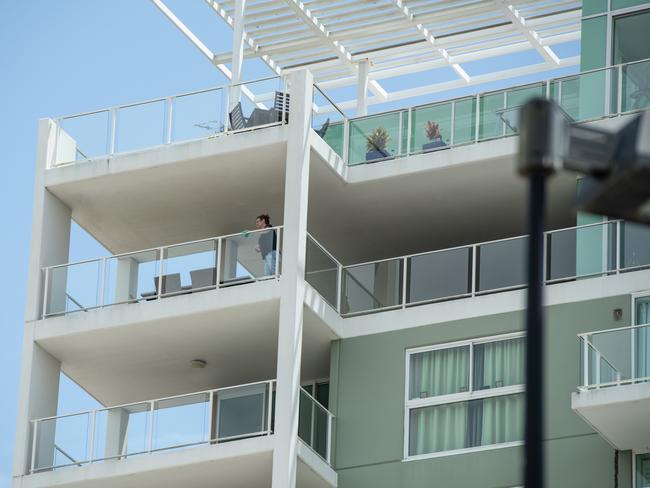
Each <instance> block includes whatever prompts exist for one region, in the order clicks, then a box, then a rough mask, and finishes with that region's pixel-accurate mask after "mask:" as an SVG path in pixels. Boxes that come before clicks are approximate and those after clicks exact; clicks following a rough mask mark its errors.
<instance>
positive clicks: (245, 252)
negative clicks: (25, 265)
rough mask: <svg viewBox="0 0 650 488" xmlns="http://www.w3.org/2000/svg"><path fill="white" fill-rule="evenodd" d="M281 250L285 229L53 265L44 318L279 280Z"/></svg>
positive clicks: (46, 274)
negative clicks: (267, 280)
mask: <svg viewBox="0 0 650 488" xmlns="http://www.w3.org/2000/svg"><path fill="white" fill-rule="evenodd" d="M263 241H264V242H263ZM273 249H275V251H273ZM281 249H282V226H280V227H272V228H269V229H260V230H254V231H245V232H241V233H238V234H230V235H226V236H221V237H214V238H209V239H201V240H197V241H192V242H185V243H181V244H173V245H170V246H163V247H159V248H153V249H146V250H142V251H135V252H129V253H124V254H118V255H113V256H107V257H103V258H98V259H91V260H86V261H79V262H74V263H67V264H61V265H56V266H50V267H47V268H44V269H43V273H44V292H43V317H44V318H45V317H49V316H53V315H62V314H66V313H70V312H76V311H88V310H92V309H96V308H102V307H106V306H110V305H116V304H121V303H137V302H143V301H151V300H159V299H161V298H166V297H170V296H177V295H184V294H189V293H196V292H201V291H205V290H212V289H215V288H224V287H230V286H235V285H241V284H245V283H251V282H255V281H260V280H265V279H272V278H275V279H277V278H279V276H280V273H281V267H282V263H281V252H280V251H281ZM269 250H271V252H270V253H269V252H268V251H269ZM262 253H265V255H264V256H263V255H262Z"/></svg>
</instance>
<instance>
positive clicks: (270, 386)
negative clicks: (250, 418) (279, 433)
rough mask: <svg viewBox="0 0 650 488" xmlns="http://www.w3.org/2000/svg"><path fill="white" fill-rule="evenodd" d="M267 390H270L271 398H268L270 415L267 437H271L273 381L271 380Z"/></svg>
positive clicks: (268, 414) (268, 415)
mask: <svg viewBox="0 0 650 488" xmlns="http://www.w3.org/2000/svg"><path fill="white" fill-rule="evenodd" d="M267 388H268V389H269V396H268V405H267V409H268V413H267V418H266V432H267V435H271V433H272V432H271V429H272V427H271V426H272V425H273V423H272V422H273V380H270V381H269V383H268V385H267Z"/></svg>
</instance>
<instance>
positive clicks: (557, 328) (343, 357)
mask: <svg viewBox="0 0 650 488" xmlns="http://www.w3.org/2000/svg"><path fill="white" fill-rule="evenodd" d="M615 308H621V309H623V311H624V316H623V319H622V320H621V321H619V322H614V320H613V315H612V311H613V310H614V309H615ZM629 310H630V296H629V295H625V296H619V297H612V298H608V299H604V300H595V301H590V302H581V303H573V304H567V305H558V306H554V307H549V308H548V309H547V329H546V330H547V334H546V338H547V339H546V340H547V344H548V346H547V353H546V391H545V396H546V419H547V420H546V438H547V446H548V477H549V482H548V486H553V487H554V488H558V487H571V488H574V487H576V486H590V487H593V488H598V487H602V488H605V487H607V488H609V487H611V486H612V480H613V473H614V471H613V470H614V467H613V466H614V451H613V449H612V448H611V447H610V446H609V445H608V444H606V443H605V442H604V441H603V440H602V439H601V437H600V436H599V435H598V434H596V433H594V432H593V431H592V430H591V428H590V427H589V426H588V425H587V424H586V423H585V422H583V421H582V420H581V419H580V418H579V417H578V416H577V415H576V414H575V413H574V412H573V411H572V410H571V392H573V391H575V390H576V386H577V384H578V376H579V347H578V341H577V338H576V334H578V333H580V332H587V331H592V330H599V329H607V328H612V327H621V326H624V325H629V323H630V317H629ZM523 325H524V314H523V312H517V313H507V314H499V315H492V316H487V317H480V318H474V319H467V320H459V321H455V322H450V323H444V324H436V325H431V326H426V327H418V328H413V329H408V330H401V331H393V332H387V333H382V334H374V335H370V336H363V337H357V338H351V339H344V340H341V341H338V342H337V343H335V345H334V347H333V350H332V370H331V377H330V379H331V390H330V392H331V393H330V402H331V403H330V408H331V409H332V411H333V413H334V414H335V415H336V438H335V449H334V457H333V459H334V466H335V468H336V469H337V471H338V473H339V487H340V488H364V487H368V488H370V487H372V488H382V487H386V488H388V487H390V488H395V487H404V488H420V487H430V486H444V487H445V488H454V487H458V488H461V487H467V486H481V487H482V488H488V487H503V486H515V485H517V484H520V483H521V479H520V478H521V477H520V472H521V469H522V457H521V456H522V448H521V447H515V448H505V449H493V450H488V451H482V452H475V453H468V454H461V455H453V456H446V457H440V458H433V459H425V460H418V461H408V462H403V461H402V457H403V441H404V435H403V434H404V432H403V431H404V381H405V378H404V373H405V371H404V369H405V350H406V349H408V348H411V347H416V346H424V345H430V344H439V343H444V342H450V341H457V340H463V339H469V338H477V337H484V336H490V335H496V334H501V333H507V332H513V331H518V330H522V328H523ZM623 458H624V456H623ZM628 458H629V455H628ZM624 461H625V460H624ZM627 464H629V463H627ZM627 464H626V462H621V463H620V467H619V470H620V476H621V479H623V478H624V477H625V476H629V470H630V466H628V465H627ZM468 467H471V469H468ZM432 481H435V483H432ZM620 486H626V485H620Z"/></svg>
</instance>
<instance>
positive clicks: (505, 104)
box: [501, 90, 508, 136]
mask: <svg viewBox="0 0 650 488" xmlns="http://www.w3.org/2000/svg"><path fill="white" fill-rule="evenodd" d="M501 108H503V109H504V110H505V109H506V108H508V90H504V91H503V107H501ZM507 132H508V127H507V126H506V123H505V122H504V121H503V120H502V121H501V135H502V136H505V135H506V133H507Z"/></svg>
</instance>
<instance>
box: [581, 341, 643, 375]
mask: <svg viewBox="0 0 650 488" xmlns="http://www.w3.org/2000/svg"><path fill="white" fill-rule="evenodd" d="M633 334H634V332H633V330H631V329H620V330H612V331H608V332H600V333H595V334H591V335H589V336H587V340H588V341H589V344H590V345H591V346H593V352H592V351H590V353H589V354H590V357H589V368H590V371H589V378H588V379H589V382H590V384H598V383H605V382H607V381H618V380H628V379H630V378H632V376H633V371H632V370H633V368H632V356H633V354H632V348H633Z"/></svg>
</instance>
